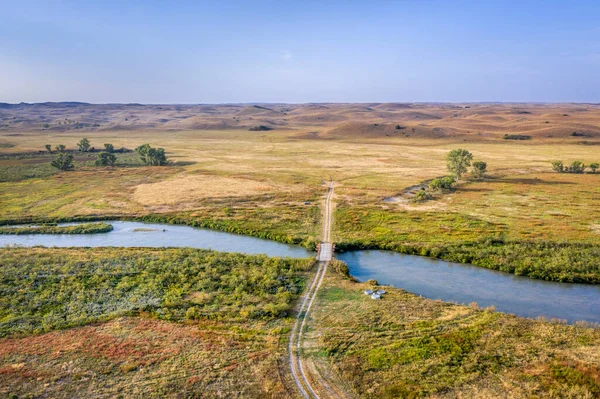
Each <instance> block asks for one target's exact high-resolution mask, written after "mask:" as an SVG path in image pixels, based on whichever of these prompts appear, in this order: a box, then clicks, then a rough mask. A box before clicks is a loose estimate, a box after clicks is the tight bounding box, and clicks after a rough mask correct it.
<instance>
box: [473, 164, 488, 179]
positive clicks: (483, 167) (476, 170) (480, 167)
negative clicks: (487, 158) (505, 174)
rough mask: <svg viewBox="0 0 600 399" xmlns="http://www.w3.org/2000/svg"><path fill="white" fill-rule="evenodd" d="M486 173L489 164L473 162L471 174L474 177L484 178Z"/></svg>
mask: <svg viewBox="0 0 600 399" xmlns="http://www.w3.org/2000/svg"><path fill="white" fill-rule="evenodd" d="M486 171H487V163H485V162H483V161H477V162H473V167H472V168H471V173H473V176H474V177H476V178H481V177H483V175H485V172H486Z"/></svg>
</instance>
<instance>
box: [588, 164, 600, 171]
mask: <svg viewBox="0 0 600 399" xmlns="http://www.w3.org/2000/svg"><path fill="white" fill-rule="evenodd" d="M598 168H600V164H599V163H597V162H594V163H591V164H590V169H591V170H592V173H596V169H598Z"/></svg>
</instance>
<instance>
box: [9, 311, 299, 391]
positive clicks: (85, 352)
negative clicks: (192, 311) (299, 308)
mask: <svg viewBox="0 0 600 399" xmlns="http://www.w3.org/2000/svg"><path fill="white" fill-rule="evenodd" d="M289 326H290V322H289V321H288V320H275V321H271V322H245V323H236V322H232V321H201V322H194V323H188V324H180V323H172V322H166V321H160V320H153V319H148V318H141V317H127V318H118V319H114V320H111V321H108V322H105V323H98V324H92V325H88V326H85V327H77V328H72V329H69V330H63V331H54V332H50V333H46V334H43V335H36V336H30V337H25V338H3V339H0V396H2V397H53V398H73V397H95V398H142V397H143V398H165V397H166V398H180V397H211V398H257V399H258V398H265V397H269V398H282V399H283V398H293V397H295V396H294V394H295V393H294V392H292V393H289V392H288V391H287V390H286V389H287V387H288V386H291V385H290V384H291V382H288V381H287V380H286V378H287V377H286V376H285V375H281V376H280V371H281V365H280V364H279V362H281V361H282V357H283V356H284V351H285V345H282V344H280V342H279V341H280V339H281V336H282V333H283V332H284V331H286V330H287V329H288V328H289ZM11 395H13V396H11Z"/></svg>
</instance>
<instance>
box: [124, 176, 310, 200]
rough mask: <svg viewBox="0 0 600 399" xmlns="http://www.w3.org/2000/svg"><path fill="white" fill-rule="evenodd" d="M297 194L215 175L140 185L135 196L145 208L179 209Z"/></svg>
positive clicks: (291, 189) (262, 183)
mask: <svg viewBox="0 0 600 399" xmlns="http://www.w3.org/2000/svg"><path fill="white" fill-rule="evenodd" d="M294 191H295V192H298V191H300V190H299V187H295V186H283V185H278V184H273V183H272V182H269V181H256V180H250V179H240V178H238V179H236V178H230V177H221V176H215V175H185V176H181V177H176V178H173V179H169V180H163V181H160V182H157V183H149V184H140V185H138V186H136V188H135V191H134V192H133V199H134V200H135V201H137V202H139V203H140V204H142V205H144V206H157V205H178V204H181V203H190V202H194V201H197V200H201V199H205V198H227V197H246V196H253V195H261V194H274V195H277V194H278V193H283V192H287V193H290V192H294Z"/></svg>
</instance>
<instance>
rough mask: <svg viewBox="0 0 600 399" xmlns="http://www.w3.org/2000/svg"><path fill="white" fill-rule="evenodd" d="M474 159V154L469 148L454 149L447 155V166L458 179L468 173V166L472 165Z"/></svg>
mask: <svg viewBox="0 0 600 399" xmlns="http://www.w3.org/2000/svg"><path fill="white" fill-rule="evenodd" d="M472 160H473V154H471V153H470V152H469V151H467V150H463V149H460V148H459V149H457V150H452V151H450V152H449V153H448V155H447V156H446V166H447V168H448V171H449V172H450V173H452V175H453V176H456V178H457V179H460V177H461V176H462V175H463V174H464V173H466V171H467V168H468V167H469V166H471V161H472Z"/></svg>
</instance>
